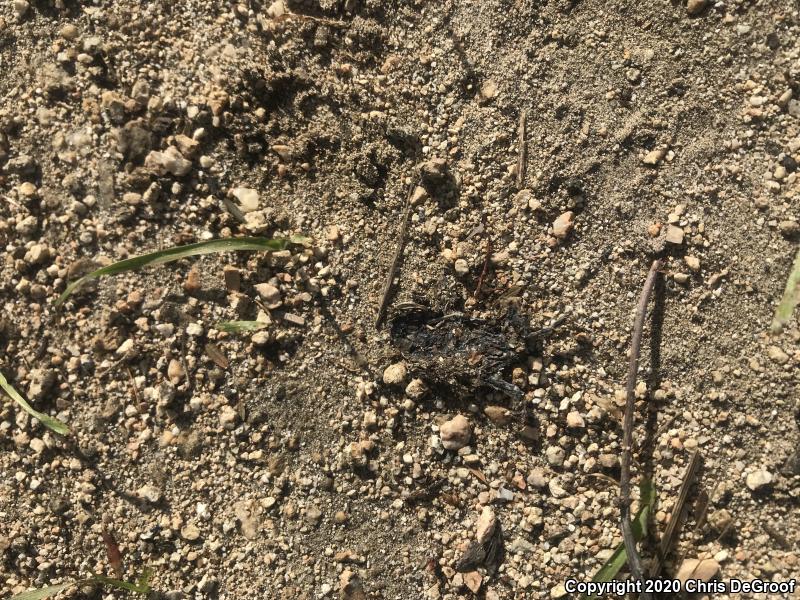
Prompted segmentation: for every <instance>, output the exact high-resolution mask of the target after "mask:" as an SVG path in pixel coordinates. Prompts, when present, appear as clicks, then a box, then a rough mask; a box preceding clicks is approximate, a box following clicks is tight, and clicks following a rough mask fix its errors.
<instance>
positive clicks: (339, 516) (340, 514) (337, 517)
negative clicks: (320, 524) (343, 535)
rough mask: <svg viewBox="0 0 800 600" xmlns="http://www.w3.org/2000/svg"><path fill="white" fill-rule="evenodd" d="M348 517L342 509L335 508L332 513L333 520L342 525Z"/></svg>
mask: <svg viewBox="0 0 800 600" xmlns="http://www.w3.org/2000/svg"><path fill="white" fill-rule="evenodd" d="M348 519H349V517H348V516H347V513H346V512H344V511H343V510H337V511H336V513H335V514H334V515H333V520H334V522H336V523H337V524H339V525H344V524H345V523H347V520H348Z"/></svg>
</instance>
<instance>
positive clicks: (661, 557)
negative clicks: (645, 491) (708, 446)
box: [650, 450, 702, 579]
mask: <svg viewBox="0 0 800 600" xmlns="http://www.w3.org/2000/svg"><path fill="white" fill-rule="evenodd" d="M701 462H702V456H700V452H699V451H698V450H695V451H694V453H693V454H692V458H691V459H689V466H688V467H687V468H686V473H684V475H683V482H681V490H680V492H679V493H678V501H677V502H676V503H675V506H674V507H672V514H671V515H670V518H669V524H667V529H666V531H664V536H663V537H662V538H661V544H660V545H659V551H658V555H657V556H656V560H655V562H654V563H653V566H652V568H651V569H650V578H651V579H655V578H656V577H658V576H659V575H660V574H661V567H662V566H663V565H664V561H665V560H666V558H667V554H669V551H670V550H671V549H672V547H673V546H674V545H675V542H676V541H677V539H678V536H679V535H680V532H681V527H682V526H683V517H684V515H683V512H684V508H686V500H687V499H688V498H689V491H690V490H691V489H692V485H693V484H694V480H695V477H696V476H697V471H698V470H699V469H700V463H701Z"/></svg>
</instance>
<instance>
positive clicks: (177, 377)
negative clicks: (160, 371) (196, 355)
mask: <svg viewBox="0 0 800 600" xmlns="http://www.w3.org/2000/svg"><path fill="white" fill-rule="evenodd" d="M184 375H185V373H184V372H183V365H181V361H179V360H176V359H174V358H173V359H170V361H169V365H168V366H167V378H168V379H169V380H170V383H172V385H178V383H180V381H181V379H183V377H184Z"/></svg>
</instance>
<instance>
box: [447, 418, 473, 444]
mask: <svg viewBox="0 0 800 600" xmlns="http://www.w3.org/2000/svg"><path fill="white" fill-rule="evenodd" d="M439 434H440V435H441V438H442V446H444V448H445V449H446V450H458V449H460V448H463V447H464V446H466V445H467V444H469V441H470V438H471V437H472V432H471V430H470V425H469V421H468V420H467V419H466V417H464V416H462V415H456V416H455V417H453V418H452V419H450V420H449V421H446V422H444V423H442V425H441V427H440V428H439Z"/></svg>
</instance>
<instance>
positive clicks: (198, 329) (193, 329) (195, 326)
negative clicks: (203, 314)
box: [186, 322, 205, 337]
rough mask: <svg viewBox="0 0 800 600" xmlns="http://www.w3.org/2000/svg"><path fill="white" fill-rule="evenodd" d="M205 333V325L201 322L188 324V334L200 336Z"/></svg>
mask: <svg viewBox="0 0 800 600" xmlns="http://www.w3.org/2000/svg"><path fill="white" fill-rule="evenodd" d="M203 333H205V330H204V329H203V326H202V325H201V324H200V323H196V322H195V323H189V324H188V325H187V326H186V334H187V335H190V336H192V337H200V336H202V335H203Z"/></svg>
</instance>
